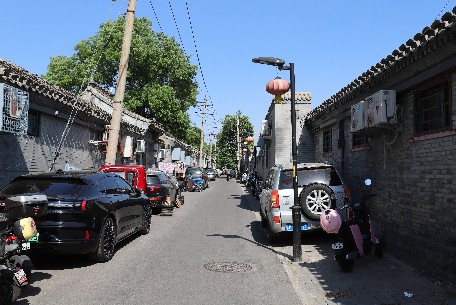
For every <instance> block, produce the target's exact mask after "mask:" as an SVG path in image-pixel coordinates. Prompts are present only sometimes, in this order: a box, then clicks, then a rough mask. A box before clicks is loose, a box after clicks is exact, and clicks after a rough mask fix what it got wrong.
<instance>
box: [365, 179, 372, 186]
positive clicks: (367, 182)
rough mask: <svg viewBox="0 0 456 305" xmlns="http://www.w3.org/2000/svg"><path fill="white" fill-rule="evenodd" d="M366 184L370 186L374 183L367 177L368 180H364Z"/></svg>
mask: <svg viewBox="0 0 456 305" xmlns="http://www.w3.org/2000/svg"><path fill="white" fill-rule="evenodd" d="M364 184H365V185H368V186H369V185H371V184H372V180H370V179H366V180H364Z"/></svg>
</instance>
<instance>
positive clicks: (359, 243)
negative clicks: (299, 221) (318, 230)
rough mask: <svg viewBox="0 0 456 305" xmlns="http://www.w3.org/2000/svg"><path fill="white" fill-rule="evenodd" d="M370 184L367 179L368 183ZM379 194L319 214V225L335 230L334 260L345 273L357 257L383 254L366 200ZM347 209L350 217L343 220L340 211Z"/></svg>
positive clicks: (328, 230) (367, 184)
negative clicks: (336, 239)
mask: <svg viewBox="0 0 456 305" xmlns="http://www.w3.org/2000/svg"><path fill="white" fill-rule="evenodd" d="M370 184H371V180H370V179H366V181H365V185H366V186H369V185H370ZM375 195H376V194H370V195H363V197H362V200H361V202H360V203H353V204H346V205H344V206H343V207H341V208H339V209H337V210H332V209H329V210H326V211H324V212H323V213H322V214H321V216H320V224H321V227H322V228H323V230H324V231H325V232H327V233H336V234H337V237H338V240H339V241H338V242H337V243H334V244H332V249H333V250H334V259H335V260H336V261H337V263H338V264H339V267H340V269H341V270H342V271H344V272H350V271H352V269H353V265H354V262H355V259H357V258H362V257H364V256H365V255H368V254H370V253H375V255H376V256H377V257H378V258H382V257H383V249H382V245H381V244H380V241H379V240H378V238H377V236H376V235H375V230H374V226H373V224H372V221H371V219H370V217H369V214H368V213H367V211H366V201H367V200H368V199H369V198H372V197H374V196H375ZM344 210H347V211H348V219H347V220H343V221H342V220H341V217H340V213H341V212H342V211H344Z"/></svg>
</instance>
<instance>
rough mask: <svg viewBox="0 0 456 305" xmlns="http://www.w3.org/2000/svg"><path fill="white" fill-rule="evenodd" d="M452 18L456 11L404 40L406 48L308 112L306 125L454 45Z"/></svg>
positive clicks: (402, 47) (455, 17) (391, 55)
mask: <svg viewBox="0 0 456 305" xmlns="http://www.w3.org/2000/svg"><path fill="white" fill-rule="evenodd" d="M455 14H456V7H454V8H453V10H452V12H447V13H445V14H444V15H443V16H442V19H441V20H437V19H436V20H435V21H434V22H433V23H432V25H431V26H430V27H429V26H427V27H425V28H424V29H423V30H422V31H421V32H420V33H417V34H416V35H415V36H414V37H413V39H409V40H407V42H406V43H405V44H402V45H401V46H400V47H399V48H398V49H396V50H394V51H393V52H392V53H391V54H390V55H388V56H387V57H385V58H384V59H382V60H381V61H380V62H379V63H377V64H376V65H374V66H372V67H371V68H370V69H369V70H367V71H366V72H364V73H363V74H361V76H359V77H358V78H357V79H355V80H354V81H352V82H351V83H350V84H348V85H347V86H346V87H344V88H342V89H341V90H340V91H339V92H338V93H336V94H335V95H333V96H331V97H330V98H329V99H327V100H326V101H324V102H323V103H322V104H321V105H320V106H318V107H317V108H315V109H314V110H312V111H311V112H309V113H308V114H307V116H306V121H313V120H315V119H317V118H319V117H321V116H323V115H324V114H326V113H328V112H330V111H332V110H334V109H335V108H337V107H338V106H339V105H341V104H344V103H346V102H348V101H350V100H351V99H353V98H354V97H355V96H357V95H358V94H359V93H362V92H364V91H366V90H368V89H369V88H370V87H372V86H373V85H375V84H378V83H381V82H382V81H384V80H385V79H386V78H388V77H391V76H392V75H395V74H397V73H399V72H401V71H402V70H404V69H405V68H407V67H408V66H409V65H410V64H413V63H414V62H417V61H419V60H420V59H422V57H424V56H426V55H427V54H428V53H432V52H434V51H435V49H438V48H440V47H442V46H445V45H448V44H449V43H450V41H453V43H454V41H455V40H456V35H455V34H454V30H455V27H456V25H455V24H456V22H455V20H456V16H455Z"/></svg>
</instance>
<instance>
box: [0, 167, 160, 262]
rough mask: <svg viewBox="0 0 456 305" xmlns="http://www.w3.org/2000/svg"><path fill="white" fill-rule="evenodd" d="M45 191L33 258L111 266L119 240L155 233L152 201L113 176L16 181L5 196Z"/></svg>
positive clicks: (72, 175)
mask: <svg viewBox="0 0 456 305" xmlns="http://www.w3.org/2000/svg"><path fill="white" fill-rule="evenodd" d="M34 192H41V193H44V194H45V195H47V197H48V212H47V214H46V215H44V216H41V217H38V218H36V219H35V223H36V226H37V230H38V233H39V235H38V238H37V240H36V242H33V243H31V247H30V251H31V252H32V253H72V254H89V256H90V257H91V258H92V259H93V260H94V261H96V262H106V261H109V260H110V259H111V258H112V257H113V255H114V247H115V245H116V243H118V242H119V241H120V240H122V239H124V238H126V237H128V236H130V235H132V234H134V233H137V232H139V233H140V234H147V233H149V230H150V223H151V216H152V209H151V206H150V203H149V200H148V198H147V197H146V196H145V195H144V194H143V193H142V192H141V191H140V190H139V189H138V190H135V189H133V188H132V187H131V185H130V184H129V183H128V182H127V181H125V180H124V179H123V178H121V177H120V176H118V175H116V174H114V173H92V172H90V173H89V172H68V173H64V172H57V173H45V174H35V175H26V176H19V177H16V178H15V179H14V180H13V181H12V182H10V183H9V184H8V185H7V186H5V187H4V188H3V189H2V190H1V191H0V196H5V195H17V194H24V193H34Z"/></svg>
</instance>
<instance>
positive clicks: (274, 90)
mask: <svg viewBox="0 0 456 305" xmlns="http://www.w3.org/2000/svg"><path fill="white" fill-rule="evenodd" d="M288 89H290V84H289V83H288V82H287V81H286V80H283V79H281V78H280V77H276V78H275V79H273V80H271V81H270V82H269V83H267V84H266V91H267V92H268V93H270V94H274V95H275V100H276V103H282V97H281V95H282V94H284V93H285V92H288Z"/></svg>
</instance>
